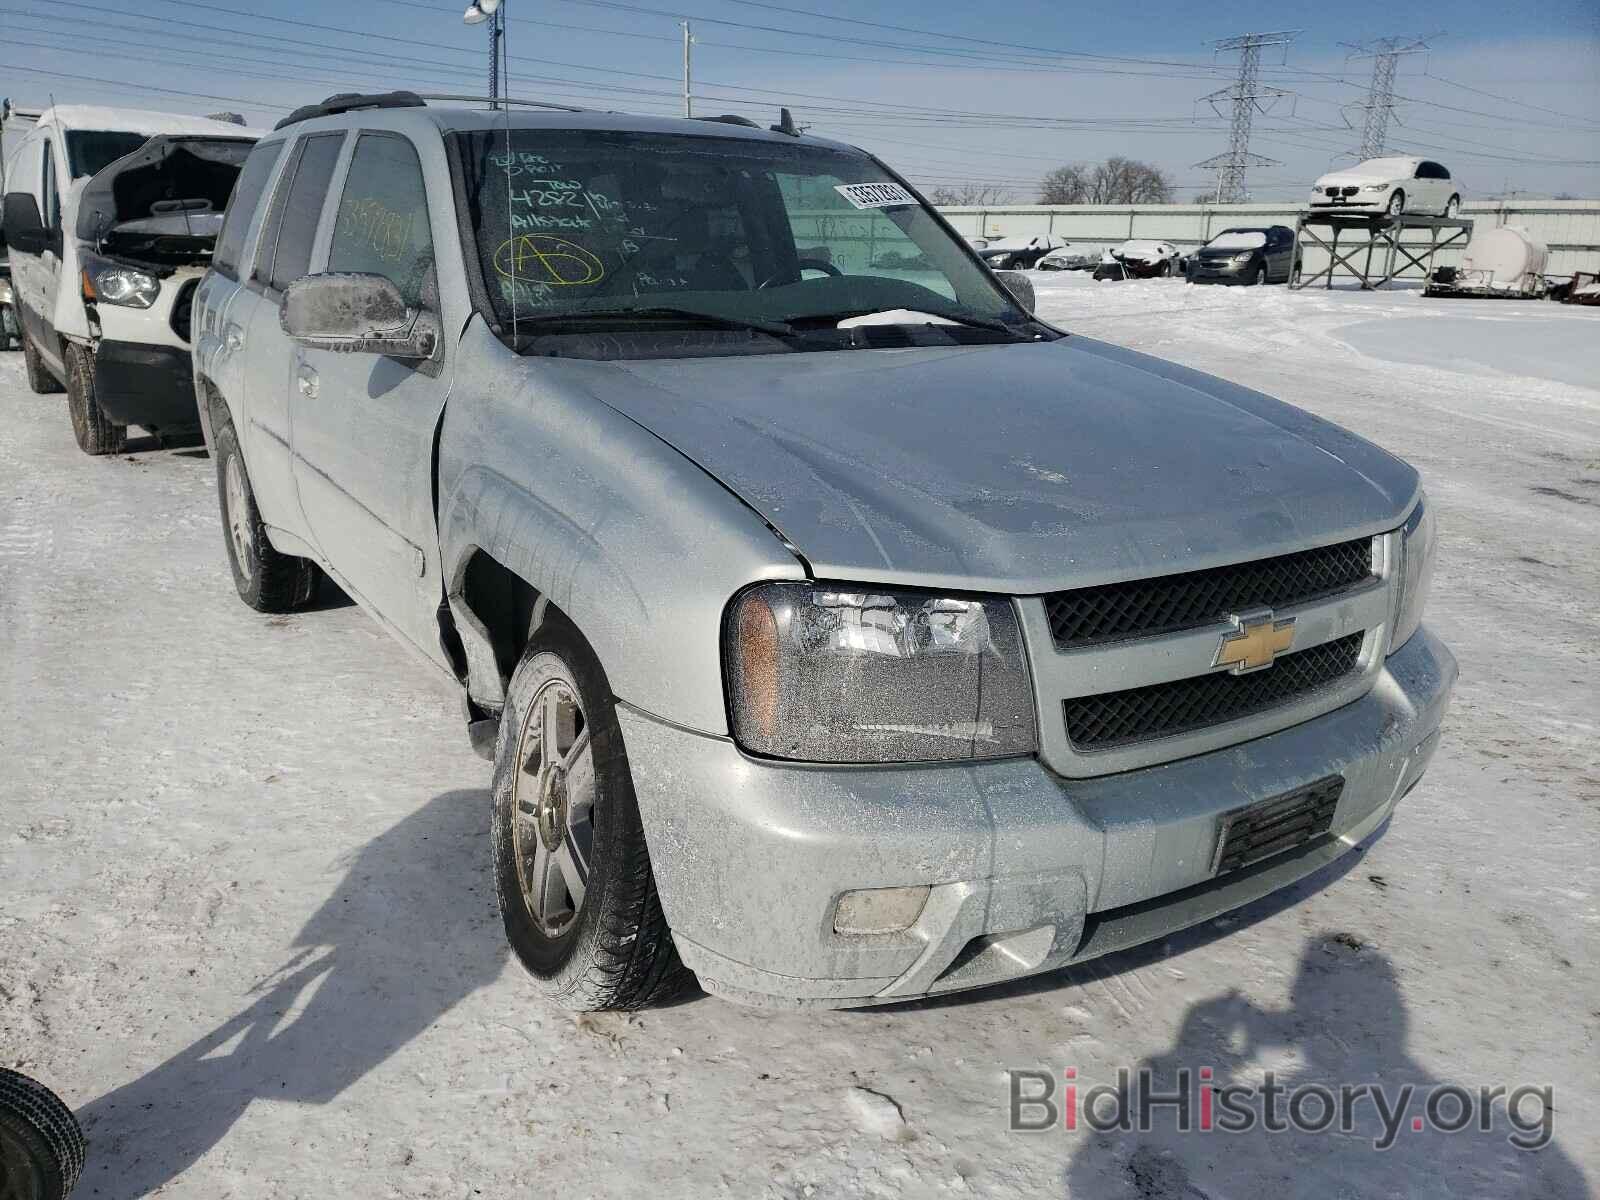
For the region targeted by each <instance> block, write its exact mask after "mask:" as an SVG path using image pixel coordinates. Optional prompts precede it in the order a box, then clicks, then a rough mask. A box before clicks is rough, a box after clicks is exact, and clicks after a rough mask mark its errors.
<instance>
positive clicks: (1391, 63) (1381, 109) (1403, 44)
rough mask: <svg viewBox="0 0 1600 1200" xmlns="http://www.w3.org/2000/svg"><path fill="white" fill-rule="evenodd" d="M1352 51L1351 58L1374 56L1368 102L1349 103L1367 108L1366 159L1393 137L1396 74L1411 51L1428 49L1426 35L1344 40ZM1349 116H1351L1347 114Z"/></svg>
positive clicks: (1363, 133)
mask: <svg viewBox="0 0 1600 1200" xmlns="http://www.w3.org/2000/svg"><path fill="white" fill-rule="evenodd" d="M1341 45H1343V46H1345V47H1346V48H1347V49H1348V50H1349V51H1350V60H1352V61H1353V60H1355V59H1361V58H1370V59H1371V60H1372V83H1371V85H1370V86H1369V88H1368V89H1367V102H1366V103H1365V104H1351V105H1347V106H1346V108H1348V109H1355V110H1357V111H1360V110H1365V112H1366V114H1367V117H1366V122H1365V123H1364V125H1363V126H1362V129H1361V149H1360V150H1358V151H1356V155H1357V157H1359V158H1361V159H1362V160H1363V161H1365V160H1366V159H1369V158H1379V157H1382V155H1383V148H1384V146H1385V145H1386V144H1387V143H1388V140H1389V118H1390V116H1392V115H1393V113H1394V76H1395V70H1396V68H1397V67H1398V66H1399V65H1400V60H1401V59H1402V58H1404V57H1405V56H1406V55H1408V54H1421V53H1422V52H1424V51H1425V50H1427V49H1428V43H1427V41H1426V40H1425V39H1423V38H1403V37H1385V38H1373V39H1372V41H1370V42H1361V43H1351V42H1343V43H1341ZM1346 119H1348V118H1346Z"/></svg>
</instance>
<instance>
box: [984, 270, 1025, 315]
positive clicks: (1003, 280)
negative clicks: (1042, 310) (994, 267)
mask: <svg viewBox="0 0 1600 1200" xmlns="http://www.w3.org/2000/svg"><path fill="white" fill-rule="evenodd" d="M994 277H995V278H996V279H998V280H999V281H1000V286H1001V287H1003V288H1005V289H1006V291H1008V292H1010V293H1011V298H1012V299H1013V300H1015V301H1016V302H1017V303H1018V304H1020V305H1022V307H1023V310H1024V311H1026V312H1029V313H1031V312H1032V311H1033V302H1034V295H1033V280H1031V279H1029V278H1028V276H1027V275H1026V273H1024V272H1022V271H996V272H995V273H994Z"/></svg>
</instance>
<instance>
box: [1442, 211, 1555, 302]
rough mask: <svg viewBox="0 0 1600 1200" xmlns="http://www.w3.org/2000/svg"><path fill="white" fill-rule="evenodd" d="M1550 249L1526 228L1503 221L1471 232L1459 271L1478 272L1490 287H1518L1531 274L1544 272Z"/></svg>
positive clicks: (1479, 277) (1464, 272)
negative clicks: (1476, 231) (1498, 225)
mask: <svg viewBox="0 0 1600 1200" xmlns="http://www.w3.org/2000/svg"><path fill="white" fill-rule="evenodd" d="M1548 256H1549V251H1548V250H1546V249H1545V245H1544V243H1543V242H1536V241H1534V240H1533V237H1532V236H1531V235H1530V234H1529V233H1528V231H1527V230H1526V229H1522V228H1520V227H1518V226H1516V225H1502V226H1500V227H1499V228H1498V229H1485V230H1484V231H1483V232H1482V233H1474V234H1473V235H1472V244H1471V245H1469V246H1468V247H1467V248H1466V250H1464V251H1463V252H1462V254H1461V271H1462V274H1466V273H1468V272H1475V273H1476V272H1481V274H1479V275H1478V276H1477V278H1478V279H1480V280H1482V281H1483V284H1484V285H1487V286H1489V287H1521V286H1522V285H1523V282H1524V280H1526V279H1527V278H1528V276H1530V275H1542V274H1544V263H1545V259H1546V258H1547V257H1548Z"/></svg>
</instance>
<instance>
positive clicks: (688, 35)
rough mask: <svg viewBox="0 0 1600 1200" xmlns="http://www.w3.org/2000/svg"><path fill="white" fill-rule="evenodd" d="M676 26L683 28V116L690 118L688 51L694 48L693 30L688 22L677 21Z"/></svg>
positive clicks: (692, 101)
mask: <svg viewBox="0 0 1600 1200" xmlns="http://www.w3.org/2000/svg"><path fill="white" fill-rule="evenodd" d="M678 24H679V25H682V26H683V115H684V116H686V117H692V116H694V96H693V94H692V93H691V91H690V87H691V82H692V79H693V67H692V63H691V53H690V50H691V47H693V46H694V30H693V29H691V28H690V27H689V22H687V21H679V22H678Z"/></svg>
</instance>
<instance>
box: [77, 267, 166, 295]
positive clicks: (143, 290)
mask: <svg viewBox="0 0 1600 1200" xmlns="http://www.w3.org/2000/svg"><path fill="white" fill-rule="evenodd" d="M160 294H161V280H159V279H157V278H156V277H155V276H154V275H152V274H151V273H150V272H149V271H141V270H139V269H138V268H137V267H129V266H124V265H122V264H121V263H114V262H107V261H106V260H104V259H98V258H90V257H88V256H85V259H84V268H83V298H84V299H85V300H97V301H99V302H100V303H102V304H119V305H122V306H123V307H124V308H149V307H150V306H151V305H152V304H154V303H155V302H156V297H157V296H158V295H160Z"/></svg>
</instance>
